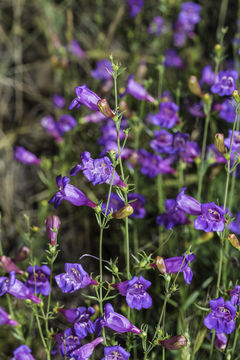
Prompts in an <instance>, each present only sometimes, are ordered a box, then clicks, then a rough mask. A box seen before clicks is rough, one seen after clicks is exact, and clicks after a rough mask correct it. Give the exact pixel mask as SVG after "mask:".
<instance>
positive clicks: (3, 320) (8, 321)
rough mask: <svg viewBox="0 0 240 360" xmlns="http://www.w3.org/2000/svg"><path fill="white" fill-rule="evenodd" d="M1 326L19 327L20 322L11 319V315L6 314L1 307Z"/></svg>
mask: <svg viewBox="0 0 240 360" xmlns="http://www.w3.org/2000/svg"><path fill="white" fill-rule="evenodd" d="M0 325H11V326H16V325H18V322H17V321H15V320H12V319H11V318H10V315H9V314H8V313H6V312H5V311H4V310H3V309H2V308H1V307H0Z"/></svg>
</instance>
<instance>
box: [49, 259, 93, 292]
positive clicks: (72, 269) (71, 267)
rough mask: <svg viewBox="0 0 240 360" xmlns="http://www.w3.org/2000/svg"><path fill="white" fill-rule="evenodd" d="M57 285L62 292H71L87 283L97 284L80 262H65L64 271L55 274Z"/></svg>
mask: <svg viewBox="0 0 240 360" xmlns="http://www.w3.org/2000/svg"><path fill="white" fill-rule="evenodd" d="M55 280H56V283H57V285H58V286H59V287H60V288H61V289H62V292H64V293H73V292H75V291H77V290H79V289H83V288H85V287H86V286H88V285H91V284H92V285H97V282H96V281H95V280H93V279H91V278H90V276H89V275H88V273H87V272H86V271H85V270H84V269H83V267H82V265H81V264H71V263H66V264H65V273H62V274H59V275H56V276H55Z"/></svg>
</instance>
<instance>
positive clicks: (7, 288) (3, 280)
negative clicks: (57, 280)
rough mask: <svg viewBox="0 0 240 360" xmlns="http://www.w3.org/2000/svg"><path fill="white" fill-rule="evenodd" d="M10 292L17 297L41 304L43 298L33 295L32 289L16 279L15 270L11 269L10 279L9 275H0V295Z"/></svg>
mask: <svg viewBox="0 0 240 360" xmlns="http://www.w3.org/2000/svg"><path fill="white" fill-rule="evenodd" d="M5 293H8V294H10V295H12V296H14V297H15V298H17V299H21V300H25V299H29V300H31V301H33V302H35V303H36V304H40V302H41V300H40V299H39V298H38V297H36V296H35V295H33V294H32V293H31V291H30V290H29V289H28V288H27V287H26V286H25V285H24V284H23V283H22V282H21V281H19V280H17V279H16V275H15V271H14V270H12V271H10V274H9V279H8V278H7V277H4V276H1V277H0V296H3V295H4V294H5Z"/></svg>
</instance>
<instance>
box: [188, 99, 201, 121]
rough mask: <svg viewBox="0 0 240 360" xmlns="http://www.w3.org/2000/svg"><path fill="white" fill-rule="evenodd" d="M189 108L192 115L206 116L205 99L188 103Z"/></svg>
mask: <svg viewBox="0 0 240 360" xmlns="http://www.w3.org/2000/svg"><path fill="white" fill-rule="evenodd" d="M187 110H188V111H189V113H190V114H191V115H192V116H195V117H198V118H204V116H205V115H204V110H203V101H200V102H199V103H194V104H189V103H188V104H187Z"/></svg>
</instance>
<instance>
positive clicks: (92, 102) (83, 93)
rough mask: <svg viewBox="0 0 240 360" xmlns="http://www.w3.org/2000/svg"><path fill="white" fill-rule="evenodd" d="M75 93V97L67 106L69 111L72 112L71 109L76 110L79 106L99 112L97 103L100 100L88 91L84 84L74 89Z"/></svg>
mask: <svg viewBox="0 0 240 360" xmlns="http://www.w3.org/2000/svg"><path fill="white" fill-rule="evenodd" d="M75 93H76V95H77V97H76V98H75V99H73V100H72V102H71V104H70V105H69V110H72V109H73V108H76V109H78V108H79V107H80V106H81V105H85V106H87V107H88V108H89V109H90V110H94V111H98V110H99V109H98V101H99V100H101V98H100V97H99V96H98V95H97V94H95V93H94V92H93V91H91V90H89V88H88V87H87V85H86V84H83V85H82V86H77V87H76V88H75Z"/></svg>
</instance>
